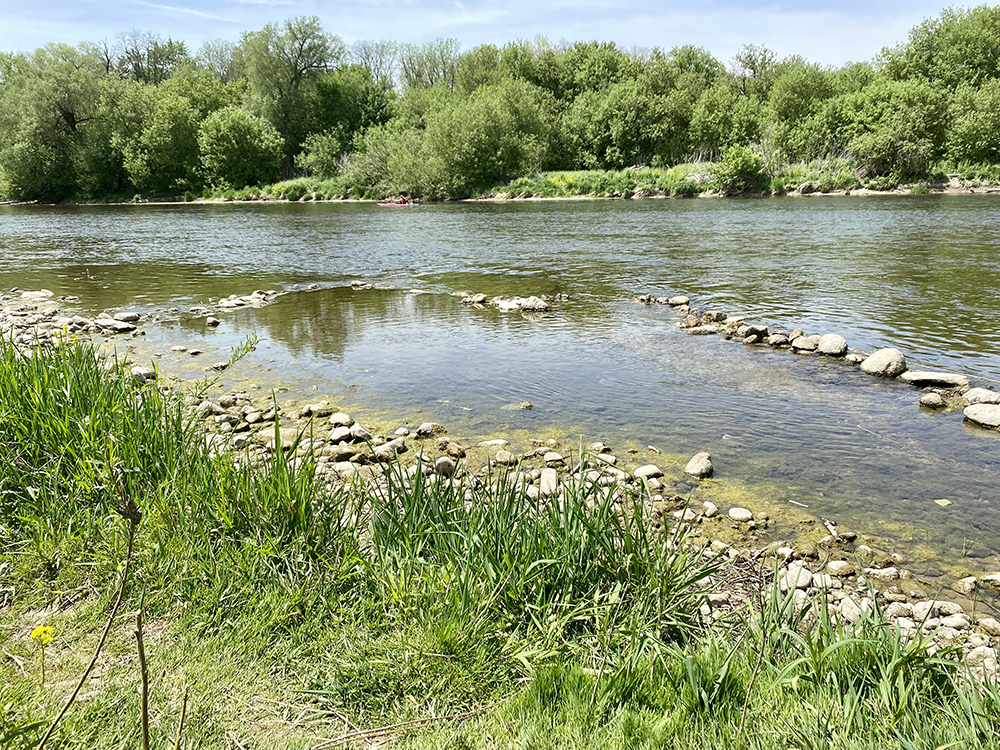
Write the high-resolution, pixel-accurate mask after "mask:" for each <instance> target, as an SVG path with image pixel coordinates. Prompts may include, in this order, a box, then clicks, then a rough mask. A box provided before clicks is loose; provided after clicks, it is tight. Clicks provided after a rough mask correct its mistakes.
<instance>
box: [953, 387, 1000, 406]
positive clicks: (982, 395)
mask: <svg viewBox="0 0 1000 750" xmlns="http://www.w3.org/2000/svg"><path fill="white" fill-rule="evenodd" d="M962 398H964V399H965V400H966V401H968V402H969V404H1000V393H998V392H997V391H991V390H989V389H988V388H970V389H969V390H967V391H966V392H965V393H963V394H962Z"/></svg>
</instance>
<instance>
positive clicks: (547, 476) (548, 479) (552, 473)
mask: <svg viewBox="0 0 1000 750" xmlns="http://www.w3.org/2000/svg"><path fill="white" fill-rule="evenodd" d="M558 489H559V475H558V474H557V473H556V470H555V469H542V477H541V484H540V486H539V490H540V491H541V493H542V497H552V495H554V494H556V490H558Z"/></svg>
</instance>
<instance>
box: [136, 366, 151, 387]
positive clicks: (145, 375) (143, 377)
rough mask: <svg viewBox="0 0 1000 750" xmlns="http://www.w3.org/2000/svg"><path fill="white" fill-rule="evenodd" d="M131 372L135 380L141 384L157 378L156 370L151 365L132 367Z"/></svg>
mask: <svg viewBox="0 0 1000 750" xmlns="http://www.w3.org/2000/svg"><path fill="white" fill-rule="evenodd" d="M131 372H132V379H133V380H135V382H136V383H138V384H139V385H142V384H143V383H145V382H147V381H150V380H156V370H153V369H152V368H149V367H139V366H136V367H133V368H132V370H131Z"/></svg>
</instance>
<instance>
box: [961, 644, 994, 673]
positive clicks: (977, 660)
mask: <svg viewBox="0 0 1000 750" xmlns="http://www.w3.org/2000/svg"><path fill="white" fill-rule="evenodd" d="M988 660H992V662H993V665H994V668H995V667H996V661H997V652H996V649H994V648H990V647H989V646H980V647H979V648H974V649H972V651H970V652H969V655H968V656H967V657H965V661H966V663H967V664H968V665H969V666H970V667H982V666H986V662H987V661H988Z"/></svg>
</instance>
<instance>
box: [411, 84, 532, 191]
mask: <svg viewBox="0 0 1000 750" xmlns="http://www.w3.org/2000/svg"><path fill="white" fill-rule="evenodd" d="M541 99H542V92H541V91H540V90H539V89H537V88H536V87H534V86H532V85H531V84H528V83H525V82H523V81H513V80H508V81H504V82H502V83H500V84H498V85H495V86H484V87H482V88H480V89H477V90H476V91H475V92H474V93H473V94H472V95H471V96H469V97H468V98H467V99H457V100H455V102H454V104H453V106H450V107H447V108H445V109H442V110H440V111H438V112H436V113H435V114H434V115H433V116H432V117H430V118H429V120H428V122H427V143H428V146H429V149H430V152H431V153H432V154H434V155H435V156H436V158H437V159H438V160H439V161H440V163H441V164H442V171H443V188H444V189H445V191H446V192H448V193H449V194H452V195H460V194H465V193H467V192H468V191H469V190H471V189H472V188H475V187H486V186H490V185H493V184H496V183H498V182H504V181H507V180H510V179H512V178H515V177H520V176H522V175H525V174H529V173H531V172H534V171H537V170H538V169H539V168H540V166H541V163H542V160H543V158H544V156H545V148H546V142H547V136H548V123H547V121H546V118H545V107H544V106H543V104H542V101H541Z"/></svg>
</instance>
